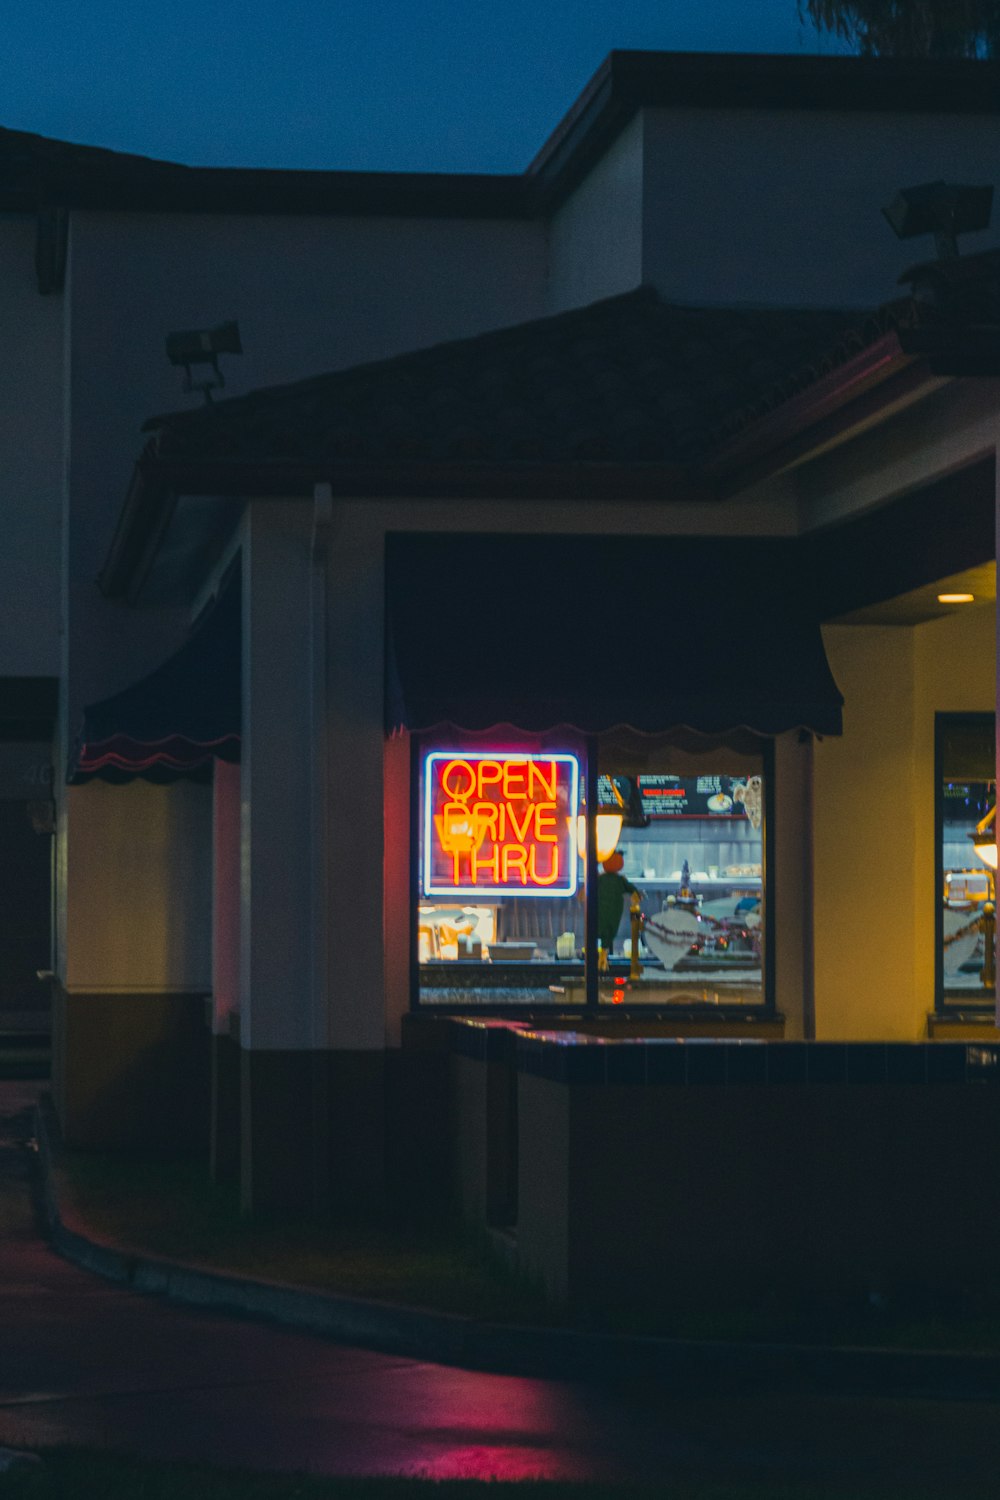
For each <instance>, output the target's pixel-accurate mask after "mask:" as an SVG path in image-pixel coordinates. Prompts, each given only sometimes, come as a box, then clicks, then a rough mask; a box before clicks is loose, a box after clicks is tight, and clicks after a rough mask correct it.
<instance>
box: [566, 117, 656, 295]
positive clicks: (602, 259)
mask: <svg viewBox="0 0 1000 1500" xmlns="http://www.w3.org/2000/svg"><path fill="white" fill-rule="evenodd" d="M642 216H643V116H642V115H641V114H638V115H636V116H635V118H634V119H633V120H632V121H631V123H630V124H629V125H628V126H627V127H626V129H625V130H624V131H623V132H622V134H621V135H620V136H619V137H618V139H617V140H616V141H615V142H614V143H613V144H612V146H611V147H610V149H609V150H608V151H607V153H606V154H605V155H604V156H602V157H601V158H600V160H599V161H597V162H596V163H595V164H594V166H593V167H592V168H591V170H590V171H589V172H588V174H587V176H586V177H585V178H584V179H583V181H582V182H581V183H580V185H579V187H578V188H577V189H576V191H575V192H574V193H573V194H572V195H571V196H570V197H569V198H568V199H567V200H566V202H565V203H564V204H563V205H562V207H561V208H560V209H559V210H558V212H557V213H556V214H555V215H554V216H553V219H552V223H551V226H550V229H549V284H548V296H547V306H546V310H547V311H548V312H563V311H564V310H565V309H566V308H570V307H584V306H586V304H587V303H589V302H596V301H597V300H598V299H599V298H601V297H614V296H616V295H617V294H618V293H619V292H629V291H631V290H632V289H633V288H634V287H637V286H639V285H640V283H641V281H642V275H643V268H642V239H643V219H642Z"/></svg>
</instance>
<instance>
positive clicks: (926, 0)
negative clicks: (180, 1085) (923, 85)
mask: <svg viewBox="0 0 1000 1500" xmlns="http://www.w3.org/2000/svg"><path fill="white" fill-rule="evenodd" d="M798 7H799V17H800V19H802V20H804V19H805V18H806V16H807V15H808V17H809V18H810V20H812V21H813V23H814V24H815V26H816V28H817V30H820V31H832V32H833V33H834V34H835V35H836V36H838V37H841V38H842V39H843V40H844V41H846V42H848V43H849V44H850V45H851V46H853V47H856V48H857V50H858V51H859V52H860V53H861V54H862V56H865V57H995V56H997V55H998V54H1000V0H798Z"/></svg>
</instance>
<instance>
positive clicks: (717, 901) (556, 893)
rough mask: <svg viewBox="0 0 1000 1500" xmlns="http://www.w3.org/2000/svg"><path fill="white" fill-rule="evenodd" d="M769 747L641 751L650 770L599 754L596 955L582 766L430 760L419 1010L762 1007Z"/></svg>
mask: <svg viewBox="0 0 1000 1500" xmlns="http://www.w3.org/2000/svg"><path fill="white" fill-rule="evenodd" d="M759 745H760V741H756V740H755V741H753V744H752V745H751V746H750V747H749V748H748V746H747V745H743V744H741V745H740V746H738V747H730V746H727V745H716V744H710V743H708V742H705V743H704V744H702V743H701V742H699V743H697V744H696V745H695V748H694V749H688V750H686V751H684V752H681V751H677V750H674V749H662V748H661V749H657V750H653V749H650V747H649V746H648V745H644V746H643V749H642V753H641V755H640V757H639V759H638V760H637V759H636V757H635V756H634V755H633V756H629V755H623V754H622V752H621V746H620V745H618V744H611V743H609V744H608V745H606V746H603V747H602V748H601V750H600V753H599V764H598V765H597V767H596V768H595V770H596V790H597V806H596V808H595V809H594V812H595V813H596V828H597V838H596V845H597V848H596V858H597V862H598V863H597V881H596V888H595V891H594V897H593V902H592V911H591V920H592V921H593V923H594V927H593V928H592V929H591V930H592V932H595V933H596V941H595V942H594V943H593V951H592V952H591V953H590V954H589V955H588V953H587V918H588V903H587V899H586V896H587V891H586V869H587V851H586V840H587V836H588V835H587V829H588V827H589V826H590V824H589V821H588V819H587V817H586V809H585V802H586V787H587V784H588V781H587V765H586V758H585V756H584V755H583V753H582V751H575V750H572V749H567V748H565V747H564V746H560V747H559V749H558V750H550V749H548V748H545V749H538V748H533V749H531V750H530V751H529V750H524V749H504V748H496V747H493V746H490V747H489V748H482V747H481V746H479V745H477V746H476V748H474V749H469V748H467V747H463V746H462V745H461V744H460V743H459V744H454V743H445V744H441V743H438V744H434V745H426V746H424V747H423V748H422V749H421V751H420V753H419V755H418V757H417V765H418V772H419V775H418V780H419V786H418V788H417V791H416V796H417V799H418V800H417V818H416V822H417V826H418V843H419V848H418V852H417V860H416V872H415V873H416V886H417V890H416V904H417V919H416V924H415V954H414V957H415V968H416V973H417V995H418V1002H419V1004H420V1005H421V1006H428V1007H431V1006H441V1007H447V1008H453V1009H457V1008H465V1007H477V1008H478V1007H491V1008H495V1009H504V1010H506V1009H510V1008H517V1007H520V1006H524V1007H530V1008H532V1009H537V1008H539V1007H541V1006H556V1007H558V1008H560V1009H563V1010H567V1009H573V1008H576V1007H583V1006H585V1005H587V1004H588V1003H589V1004H591V1005H594V1004H596V1005H604V1004H608V1005H614V1006H626V1007H636V1006H639V1007H643V1008H647V1007H653V1008H661V1009H664V1008H670V1007H673V1008H686V1009H701V1008H703V1007H706V1006H711V1007H727V1006H731V1007H736V1006H738V1007H745V1006H761V1005H764V1004H765V1003H767V999H766V997H767V995H768V990H769V986H768V985H767V984H766V982H765V975H766V963H765V959H766V956H767V950H768V936H767V920H766V918H767V903H766V900H765V879H764V866H765V858H766V856H765V846H766V837H765V835H766V826H767V814H766V807H767V802H768V797H769V786H770V754H769V750H768V751H764V750H762V749H760V748H756V747H759ZM588 959H589V962H588Z"/></svg>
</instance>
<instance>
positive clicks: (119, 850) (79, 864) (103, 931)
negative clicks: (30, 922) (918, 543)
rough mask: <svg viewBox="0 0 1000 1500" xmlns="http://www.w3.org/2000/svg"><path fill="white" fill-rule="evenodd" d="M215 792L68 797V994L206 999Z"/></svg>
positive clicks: (93, 786) (141, 789)
mask: <svg viewBox="0 0 1000 1500" xmlns="http://www.w3.org/2000/svg"><path fill="white" fill-rule="evenodd" d="M211 798H212V788H211V787H210V786H203V785H199V784H198V783H195V782H191V781H178V782H175V783H174V784H173V785H171V786H154V785H151V784H150V783H149V782H146V781H133V782H129V783H128V785H126V786H112V785H109V784H108V783H107V782H103V781H92V782H88V783H87V784H86V785H85V786H78V787H70V788H69V789H68V797H67V801H68V804H69V807H70V810H71V812H72V820H71V826H70V830H69V835H68V836H67V837H65V838H64V840H63V849H62V859H63V861H64V864H65V871H64V878H65V876H66V875H68V878H69V880H70V882H71V884H72V888H73V900H72V902H71V903H70V904H69V906H68V908H67V910H66V912H65V915H64V920H65V944H64V946H63V949H62V952H63V955H64V957H63V965H64V967H63V972H62V973H61V975H60V977H61V978H62V980H63V982H64V984H65V985H66V988H67V990H69V991H70V992H71V993H72V992H73V991H86V992H92V991H99V992H103V993H115V992H122V993H128V994H137V993H142V992H144V991H147V992H154V993H155V992H167V991H169V992H178V991H190V992H196V993H202V994H206V995H207V994H208V993H209V992H210V990H211V937H212V935H211V914H212V802H211Z"/></svg>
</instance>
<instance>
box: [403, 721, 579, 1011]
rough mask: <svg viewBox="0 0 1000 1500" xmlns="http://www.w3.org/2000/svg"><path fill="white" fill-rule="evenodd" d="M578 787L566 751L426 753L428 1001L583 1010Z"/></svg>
mask: <svg viewBox="0 0 1000 1500" xmlns="http://www.w3.org/2000/svg"><path fill="white" fill-rule="evenodd" d="M581 779H582V762H581V759H580V757H578V756H577V755H575V754H574V753H572V752H570V751H562V750H560V751H549V750H538V751H534V750H532V751H525V750H496V749H482V748H478V747H477V748H476V749H471V750H470V749H464V748H461V747H458V748H456V747H454V746H445V747H435V748H433V749H431V748H428V749H426V750H425V751H424V753H423V754H422V755H421V757H420V788H419V796H420V802H419V807H420V817H419V825H420V847H419V861H420V863H419V878H418V886H419V902H418V913H417V966H418V973H419V998H420V1003H421V1005H442V1006H449V1005H451V1006H457V1005H462V1006H465V1005H483V1006H489V1005H496V1006H517V1005H526V1006H538V1005H543V1004H557V1005H566V1004H582V1003H583V1001H584V983H583V944H584V872H583V864H582V860H581V859H580V858H579V855H578V852H577V826H576V825H577V816H578V811H579V804H580V786H581Z"/></svg>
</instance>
